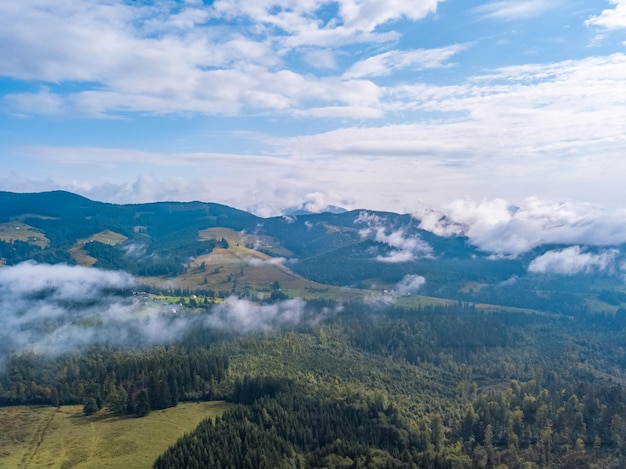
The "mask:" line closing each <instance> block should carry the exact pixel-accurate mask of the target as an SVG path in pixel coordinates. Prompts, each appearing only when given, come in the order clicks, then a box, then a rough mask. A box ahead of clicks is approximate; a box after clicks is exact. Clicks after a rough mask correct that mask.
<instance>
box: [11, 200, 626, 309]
mask: <svg viewBox="0 0 626 469" xmlns="http://www.w3.org/2000/svg"><path fill="white" fill-rule="evenodd" d="M340 212H341V211H340ZM419 226H420V221H419V220H417V219H415V218H414V217H412V216H411V215H402V214H396V213H391V212H376V211H370V210H353V211H349V212H346V211H343V212H341V213H331V212H324V213H319V214H301V215H293V214H292V215H290V216H280V217H272V218H261V217H257V216H255V215H253V214H250V213H247V212H245V211H242V210H237V209H235V208H231V207H228V206H225V205H220V204H215V203H203V202H185V203H183V202H156V203H148V204H129V205H115V204H109V203H102V202H96V201H92V200H89V199H87V198H84V197H81V196H79V195H76V194H72V193H68V192H62V191H54V192H44V193H38V194H18V193H10V192H0V258H1V260H2V263H3V264H6V265H15V264H18V263H20V262H23V261H26V260H33V261H36V262H44V263H53V264H54V263H67V264H82V265H88V266H94V267H100V268H104V269H119V270H125V271H128V272H130V273H132V274H133V275H135V276H137V277H140V279H141V280H142V281H144V282H147V283H149V284H151V285H153V286H154V287H155V288H156V287H158V286H159V285H161V284H163V283H164V282H166V281H168V280H172V279H176V280H177V282H178V284H179V285H182V286H183V287H184V288H187V289H190V290H194V289H195V290H211V291H213V292H216V294H218V293H219V294H221V295H223V296H225V295H227V294H231V293H235V294H237V295H247V296H254V295H257V296H259V297H262V296H263V293H262V292H264V291H265V292H266V291H271V290H272V289H271V287H270V285H274V284H275V283H277V284H279V285H281V287H282V288H281V290H282V294H284V295H287V296H304V297H307V296H314V297H324V296H329V297H333V298H337V297H339V298H352V297H354V296H355V295H356V296H357V297H358V296H361V297H363V296H367V295H373V294H379V293H380V292H383V291H386V292H388V293H391V294H393V295H394V299H395V300H397V301H400V302H405V303H407V304H414V301H417V300H411V299H410V298H409V296H410V295H415V294H416V293H419V294H420V295H426V296H429V297H436V298H443V299H451V300H456V301H465V302H473V303H481V304H483V303H488V304H496V305H504V306H508V307H517V308H526V309H533V310H547V311H552V312H558V313H563V314H569V315H572V314H585V313H586V312H588V311H600V312H614V311H615V310H616V309H617V308H619V307H624V306H626V292H625V291H624V286H623V283H622V282H621V279H619V278H618V277H617V276H614V275H611V273H610V272H606V273H599V272H595V273H594V275H590V273H589V272H586V271H581V272H579V273H578V274H577V275H567V276H564V275H553V274H540V273H536V272H529V266H530V265H531V263H532V262H533V260H534V259H537V258H538V257H539V256H541V255H543V254H546V253H549V252H554V251H555V250H559V249H561V250H562V249H565V248H567V247H568V246H566V245H563V246H540V247H538V248H536V249H534V250H533V251H531V252H529V253H526V254H524V255H521V256H518V257H516V258H497V257H494V256H492V255H490V253H486V252H482V251H480V250H479V249H478V248H476V247H475V246H473V245H472V244H471V243H470V240H469V239H468V238H467V237H464V236H452V237H441V236H437V235H436V234H434V233H431V232H428V231H425V230H423V229H420V227H419ZM586 249H588V250H589V252H594V249H595V250H596V251H597V249H598V248H593V247H588V248H586ZM620 249H621V248H620ZM616 252H617V251H616ZM620 252H621V250H620ZM170 283H171V282H170ZM399 292H401V293H402V294H400V293H399ZM412 301H413V302H412Z"/></svg>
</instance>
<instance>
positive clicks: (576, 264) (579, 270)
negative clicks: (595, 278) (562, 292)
mask: <svg viewBox="0 0 626 469" xmlns="http://www.w3.org/2000/svg"><path fill="white" fill-rule="evenodd" d="M618 255H619V251H618V250H617V249H607V250H605V251H602V252H600V253H598V254H593V253H591V252H587V251H585V249H584V248H582V247H581V246H571V247H568V248H565V249H561V250H555V251H548V252H546V253H545V254H543V255H542V256H539V257H537V258H536V259H534V260H533V261H532V262H531V263H530V265H529V266H528V271H529V272H531V273H536V274H560V275H576V274H593V273H598V272H607V271H611V270H613V269H614V267H615V261H616V258H617V256H618Z"/></svg>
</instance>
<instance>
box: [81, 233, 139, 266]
mask: <svg viewBox="0 0 626 469" xmlns="http://www.w3.org/2000/svg"><path fill="white" fill-rule="evenodd" d="M127 239H128V238H127V237H126V236H124V235H122V234H119V233H115V232H113V231H110V230H105V231H101V232H100V233H96V234H95V235H93V236H90V237H89V238H86V239H80V240H78V242H77V243H76V244H75V245H74V246H72V247H71V248H70V250H69V251H70V254H71V255H72V257H73V258H74V260H75V261H76V263H77V264H79V265H84V266H86V267H91V266H92V265H94V264H95V263H96V262H97V261H98V259H96V258H95V257H91V256H90V255H89V254H87V252H86V251H85V249H84V247H85V244H87V243H89V242H91V241H98V242H100V243H103V244H108V245H110V246H116V245H118V244H121V243H123V242H124V241H126V240H127Z"/></svg>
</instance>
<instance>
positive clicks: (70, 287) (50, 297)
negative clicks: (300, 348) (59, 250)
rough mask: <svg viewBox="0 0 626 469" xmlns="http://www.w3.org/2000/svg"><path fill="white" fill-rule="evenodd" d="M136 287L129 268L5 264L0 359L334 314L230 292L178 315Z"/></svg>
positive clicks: (297, 302) (0, 275)
mask: <svg viewBox="0 0 626 469" xmlns="http://www.w3.org/2000/svg"><path fill="white" fill-rule="evenodd" d="M136 288H138V284H137V282H136V281H135V279H134V278H133V277H132V276H131V275H129V274H127V273H125V272H114V271H105V270H100V269H96V268H88V267H81V266H67V265H46V264H36V263H34V262H25V263H22V264H19V265H17V266H11V267H4V268H2V269H0V320H1V321H2V328H1V329H0V366H2V362H3V360H4V359H6V358H7V357H8V356H9V355H10V354H12V353H21V352H24V351H34V352H37V353H45V354H49V355H52V356H54V355H58V354H62V353H65V352H69V351H72V350H76V349H77V348H80V347H82V346H86V345H91V344H110V345H118V346H138V345H142V344H164V343H168V342H171V341H176V340H179V339H181V338H182V337H184V336H185V334H187V333H189V332H190V331H192V330H194V329H196V328H198V327H209V328H217V329H220V330H227V331H232V332H234V333H239V332H244V333H246V332H254V331H261V332H264V331H268V330H271V329H272V328H275V327H280V326H296V325H298V324H302V323H307V324H309V323H314V322H316V321H319V320H321V319H322V318H323V317H324V316H325V315H327V314H332V313H334V311H330V310H323V311H318V310H313V309H307V308H306V303H305V302H304V300H301V299H294V300H286V301H282V302H278V303H275V304H271V305H257V304H255V303H252V302H250V301H247V300H241V299H238V298H235V297H231V298H228V299H227V300H226V301H225V302H224V303H223V304H221V305H218V306H215V307H214V308H213V309H212V310H210V311H209V312H188V314H180V313H181V311H176V310H179V308H177V307H173V306H172V305H169V304H165V303H162V302H158V301H154V300H152V299H147V298H143V297H140V296H136V295H132V294H131V292H132V291H133V290H134V289H136ZM175 311H176V313H177V314H173V313H174V312H175Z"/></svg>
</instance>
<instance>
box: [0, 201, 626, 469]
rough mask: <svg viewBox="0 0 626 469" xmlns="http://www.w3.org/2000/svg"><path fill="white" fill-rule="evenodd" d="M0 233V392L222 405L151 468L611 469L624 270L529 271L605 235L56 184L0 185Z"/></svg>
mask: <svg viewBox="0 0 626 469" xmlns="http://www.w3.org/2000/svg"><path fill="white" fill-rule="evenodd" d="M0 240H1V241H0V249H1V251H0V257H2V260H3V262H2V263H3V264H5V266H3V267H2V268H0V322H1V323H2V326H3V327H2V328H1V329H0V406H15V405H29V406H30V405H52V406H65V405H77V404H79V405H81V406H83V407H82V408H83V410H84V414H85V417H81V418H86V419H90V418H92V416H94V417H96V419H95V420H93V423H94V425H95V426H97V424H98V420H97V419H98V418H103V417H104V418H107V419H108V418H112V419H119V422H124V421H125V420H127V419H128V418H135V417H143V416H146V415H147V414H149V413H150V412H151V411H154V410H158V411H159V412H161V411H163V412H166V410H165V409H168V408H171V407H174V406H177V405H178V403H179V402H181V401H196V400H215V399H218V400H225V401H228V404H227V406H228V410H227V411H226V412H225V413H224V415H223V417H221V418H216V419H208V420H205V421H204V422H203V423H202V424H200V425H199V426H198V428H197V429H196V430H195V431H193V432H192V433H190V434H187V435H181V438H180V440H179V441H178V442H177V443H176V444H174V445H173V446H171V447H170V449H168V450H167V451H165V452H164V453H163V454H162V455H161V457H159V458H158V459H157V460H156V461H154V467H156V468H179V467H188V468H196V467H198V468H203V467H220V468H237V469H238V468H249V469H256V468H290V469H291V468H294V467H296V468H311V469H312V468H320V469H321V468H353V467H354V468H357V467H360V468H368V469H373V468H381V469H382V468H406V469H409V468H411V469H414V468H433V469H434V468H436V469H439V468H441V469H444V468H445V469H449V468H458V469H474V468H480V469H483V468H485V469H486V468H498V469H537V468H559V469H570V468H594V469H600V468H614V469H618V468H621V467H624V462H625V461H626V419H625V418H624V415H626V391H625V389H626V388H625V386H624V385H625V383H626V371H625V370H626V342H625V339H624V338H625V337H626V334H625V331H626V307H624V306H625V305H626V292H625V290H624V285H623V282H622V280H621V278H620V277H619V273H620V271H619V269H616V270H615V271H611V269H608V268H607V269H605V270H604V271H602V270H601V269H596V270H594V271H591V270H588V271H585V270H584V269H583V270H581V271H580V272H578V273H576V274H572V275H565V274H558V273H555V272H549V271H545V272H542V271H539V270H537V269H532V268H531V266H532V265H534V264H533V263H536V260H537V259H543V260H544V261H546V260H548V261H550V260H551V259H553V258H554V257H555V253H557V255H556V258H557V260H559V257H558V253H563V252H565V253H567V252H569V251H567V250H573V251H572V252H574V251H576V252H577V253H582V254H584V255H585V256H587V257H586V258H589V259H591V260H592V261H594V262H596V263H597V265H600V261H606V265H607V266H608V265H609V264H608V263H609V261H610V262H613V263H616V264H619V262H621V258H620V256H621V255H622V254H621V252H622V247H621V246H614V247H602V248H600V247H593V246H584V247H581V246H568V245H558V246H557V245H541V246H539V247H537V248H535V249H532V250H529V251H526V252H525V253H521V254H519V255H517V256H494V255H492V254H491V253H489V252H484V251H481V250H480V249H479V248H478V247H476V246H474V245H473V244H472V240H471V239H470V238H468V237H464V236H448V237H442V236H437V235H436V234H434V233H431V232H429V231H427V230H424V229H422V228H421V223H420V220H418V219H416V218H415V217H413V216H411V215H406V214H405V215H401V214H394V213H390V212H373V211H368V210H356V211H351V212H345V213H321V214H303V215H297V216H286V217H274V218H260V217H257V216H255V215H252V214H249V213H246V212H243V211H240V210H236V209H232V208H230V207H226V206H223V205H219V204H205V203H200V202H190V203H176V202H164V203H152V204H136V205H114V204H104V203H100V202H93V201H90V200H88V199H85V198H83V197H80V196H76V195H74V194H69V193H64V192H54V193H45V194H11V193H0ZM594 256H595V257H594ZM24 261H34V262H24ZM74 264H78V265H74ZM602 265H605V264H602ZM86 266H90V267H86ZM91 267H94V268H91ZM94 414H95V415H94ZM7 428H9V427H7ZM43 428H48V427H46V426H45V425H43ZM50 428H52V427H50ZM10 430H11V429H10V428H9V430H8V433H7V435H9V437H10V438H13V437H14V436H15V437H16V438H18V439H19V438H22V439H23V434H21V433H20V432H19V431H18V432H12V431H10ZM20 435H22V436H20ZM44 437H45V436H44V435H42V436H41V438H44ZM5 441H6V439H5ZM170 444H171V443H168V445H167V446H169V445H170ZM130 446H132V445H130ZM130 446H128V444H127V447H130ZM163 450H165V447H163ZM163 450H162V451H163ZM8 451H9V452H10V451H13V449H12V447H10V449H9V450H8ZM35 451H36V448H35ZM78 452H79V454H83V455H84V454H86V453H89V452H85V451H84V448H80V449H79V451H78ZM91 453H93V454H100V453H98V452H97V451H96V452H95V453H94V452H93V451H91ZM91 453H90V454H91ZM5 454H6V453H5V452H0V466H1V465H2V461H3V460H2V458H3V457H4V456H3V455H5ZM80 457H84V456H74V457H73V456H71V455H70V453H69V452H68V453H65V452H63V454H60V455H59V458H60V459H59V461H58V465H59V466H64V465H65V466H66V467H71V466H72V464H74V463H75V461H76V460H78V459H77V458H80ZM31 459H32V457H31ZM23 460H24V461H26V460H29V459H28V458H26V459H23ZM150 463H152V461H150ZM33 467H35V466H33Z"/></svg>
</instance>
